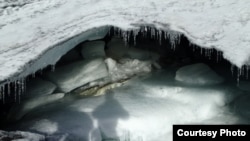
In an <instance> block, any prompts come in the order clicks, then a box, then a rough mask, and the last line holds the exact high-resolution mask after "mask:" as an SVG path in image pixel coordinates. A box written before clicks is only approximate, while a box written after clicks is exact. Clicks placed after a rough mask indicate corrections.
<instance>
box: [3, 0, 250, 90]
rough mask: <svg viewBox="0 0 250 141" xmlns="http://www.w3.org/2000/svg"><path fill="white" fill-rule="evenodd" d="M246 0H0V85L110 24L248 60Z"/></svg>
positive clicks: (236, 60)
mask: <svg viewBox="0 0 250 141" xmlns="http://www.w3.org/2000/svg"><path fill="white" fill-rule="evenodd" d="M249 7H250V2H249V1H238V0H210V1H208V0H189V1H186V0H178V1H177V0H140V1H137V0H119V1H115V0H84V1H80V0H53V1H51V0H43V1H41V0H16V1H4V0H0V37H1V38H0V63H1V65H0V84H1V85H3V84H5V83H8V81H13V80H18V79H20V78H23V77H25V76H27V75H28V74H31V73H35V72H36V71H37V70H40V69H41V68H44V67H45V66H48V65H53V64H55V63H56V61H58V60H59V59H60V57H61V56H62V55H63V54H65V53H66V52H67V51H69V50H70V49H71V48H73V47H74V46H75V45H77V44H78V43H80V42H82V41H84V40H92V39H95V35H100V36H101V35H102V33H105V31H106V30H108V26H115V27H119V28H120V29H122V30H123V31H130V30H131V31H135V30H137V29H138V28H140V27H143V26H150V27H154V28H157V29H159V30H162V31H175V32H177V33H180V34H183V35H185V36H186V37H187V38H188V39H189V40H190V41H191V42H192V43H194V44H196V45H199V46H200V47H203V48H208V49H210V48H215V49H216V50H218V51H222V52H223V57H224V58H225V59H227V60H229V61H230V62H231V63H232V64H233V65H235V66H237V67H239V68H240V67H242V66H243V65H248V64H250V61H249V56H250V46H249V44H250V32H249V31H250V23H249V20H250V10H249Z"/></svg>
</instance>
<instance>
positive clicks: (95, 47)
mask: <svg viewBox="0 0 250 141" xmlns="http://www.w3.org/2000/svg"><path fill="white" fill-rule="evenodd" d="M104 47H105V42H104V41H91V42H87V43H84V44H83V45H82V50H81V53H82V56H83V57H84V58H86V59H90V58H97V57H103V58H104V57H106V54H105V51H104Z"/></svg>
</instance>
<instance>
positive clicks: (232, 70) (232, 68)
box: [231, 65, 234, 76]
mask: <svg viewBox="0 0 250 141" xmlns="http://www.w3.org/2000/svg"><path fill="white" fill-rule="evenodd" d="M231 73H232V76H234V65H231Z"/></svg>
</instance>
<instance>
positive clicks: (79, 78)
mask: <svg viewBox="0 0 250 141" xmlns="http://www.w3.org/2000/svg"><path fill="white" fill-rule="evenodd" d="M106 76H108V70H107V67H106V64H105V63H104V60H103V59H102V58H98V59H88V60H87V59H86V60H83V61H78V62H75V63H72V64H69V65H65V66H62V67H58V68H57V69H56V70H55V71H54V72H48V73H47V74H46V77H47V79H49V80H50V81H52V82H54V83H55V84H56V85H57V87H58V90H60V91H62V92H65V93H67V92H70V91H71V90H73V89H75V88H77V87H80V86H82V85H85V84H87V83H89V82H91V81H94V80H97V79H101V78H104V77H106Z"/></svg>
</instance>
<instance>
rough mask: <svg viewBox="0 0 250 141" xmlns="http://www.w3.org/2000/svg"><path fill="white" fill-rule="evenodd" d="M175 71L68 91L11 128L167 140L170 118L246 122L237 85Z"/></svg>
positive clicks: (94, 139)
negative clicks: (86, 94)
mask: <svg viewBox="0 0 250 141" xmlns="http://www.w3.org/2000/svg"><path fill="white" fill-rule="evenodd" d="M174 75H175V73H174V71H166V70H161V71H158V72H153V73H150V74H148V75H144V76H140V77H136V78H134V79H132V80H129V81H128V82H127V83H126V84H125V85H124V86H122V87H119V88H116V89H112V90H110V91H108V92H107V93H106V95H103V96H98V97H90V98H80V97H79V96H75V95H71V96H70V95H69V96H67V97H65V98H64V100H61V101H59V102H56V103H54V104H50V105H46V106H42V107H39V108H37V109H35V110H33V111H31V112H29V113H28V114H27V115H26V116H25V117H24V118H23V120H21V121H19V122H18V123H16V124H15V125H14V127H13V128H12V129H13V130H22V131H32V132H37V133H40V134H43V135H45V136H46V138H51V139H55V140H59V139H61V140H63V141H67V140H81V141H82V140H88V141H101V140H102V139H120V141H125V140H128V138H129V139H130V141H156V140H157V141H171V140H172V125H173V124H235V123H247V120H243V117H242V116H245V118H244V119H246V118H249V115H247V114H240V113H249V109H248V108H247V107H248V105H249V104H247V103H249V101H248V100H249V95H247V94H245V93H244V92H243V91H241V90H240V89H238V88H237V87H232V86H230V85H225V84H216V85H209V86H203V87H200V86H192V87H190V86H189V85H185V84H183V83H179V82H178V81H175V79H174ZM209 81H210V80H209ZM239 97H240V98H239ZM246 97H248V98H246ZM244 107H245V108H244ZM239 112H240V113H239Z"/></svg>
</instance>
